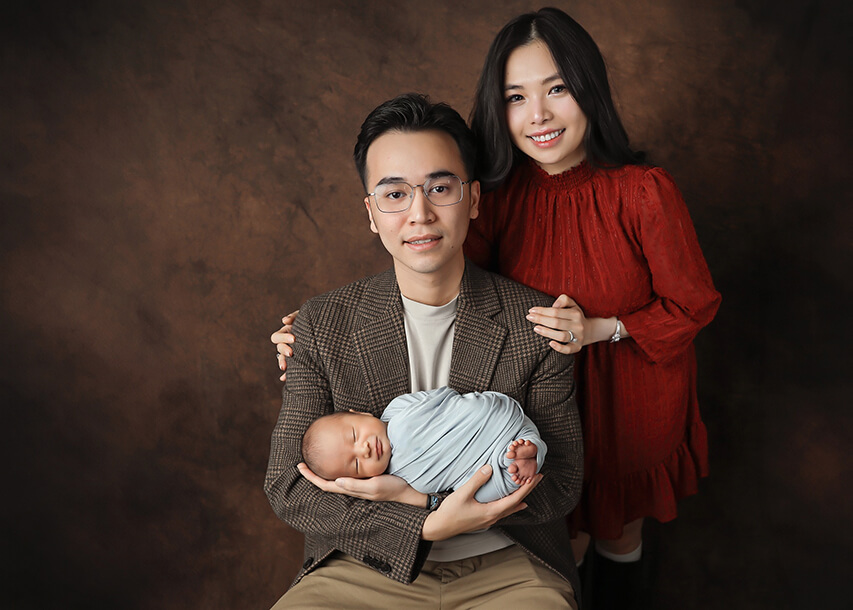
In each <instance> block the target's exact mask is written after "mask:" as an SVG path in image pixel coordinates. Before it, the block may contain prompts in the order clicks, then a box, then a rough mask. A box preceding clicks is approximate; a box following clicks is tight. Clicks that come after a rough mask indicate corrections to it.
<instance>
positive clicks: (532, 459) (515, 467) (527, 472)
mask: <svg viewBox="0 0 853 610" xmlns="http://www.w3.org/2000/svg"><path fill="white" fill-rule="evenodd" d="M537 452H538V449H537V448H536V445H535V444H533V443H532V442H530V441H526V440H523V439H519V440H516V441H513V442H512V443H511V444H510V446H509V450H508V451H507V452H506V457H507V459H510V460H514V461H513V463H512V464H510V465H509V468H507V472H509V473H510V475H512V481H513V483H515V484H516V485H523V484H524V483H528V482H530V481H532V480H533V477H534V476H535V475H536V466H537V464H536V453H537Z"/></svg>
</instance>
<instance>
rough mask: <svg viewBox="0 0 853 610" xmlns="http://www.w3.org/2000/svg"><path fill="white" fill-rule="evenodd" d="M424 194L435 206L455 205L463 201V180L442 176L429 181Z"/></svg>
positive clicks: (456, 177) (425, 185)
mask: <svg viewBox="0 0 853 610" xmlns="http://www.w3.org/2000/svg"><path fill="white" fill-rule="evenodd" d="M424 193H426V196H427V199H429V200H430V201H431V202H432V203H433V205H453V204H454V203H459V202H460V201H461V200H462V180H460V179H459V177H458V176H441V177H439V178H432V179H430V180H427V181H426V183H425V184H424Z"/></svg>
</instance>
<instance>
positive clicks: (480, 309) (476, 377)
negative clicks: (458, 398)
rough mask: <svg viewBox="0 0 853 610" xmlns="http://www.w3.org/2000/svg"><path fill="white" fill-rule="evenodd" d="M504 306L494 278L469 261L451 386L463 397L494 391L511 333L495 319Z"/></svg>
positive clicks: (456, 331) (459, 309) (459, 310)
mask: <svg viewBox="0 0 853 610" xmlns="http://www.w3.org/2000/svg"><path fill="white" fill-rule="evenodd" d="M500 310H501V305H500V299H499V297H498V293H497V290H496V289H495V285H494V282H493V281H492V278H491V276H490V275H489V274H488V273H486V272H485V271H483V270H482V269H480V268H478V267H476V266H474V265H472V264H471V263H470V262H468V261H466V264H465V274H464V275H463V276H462V286H461V288H460V291H459V301H458V306H457V310H456V324H455V329H454V336H453V355H452V357H451V361H450V386H451V387H452V388H453V389H455V390H456V391H458V392H460V393H465V392H474V391H479V392H482V391H484V390H486V389H487V388H489V387H490V385H491V381H492V377H493V376H494V373H495V367H496V366H497V363H498V360H499V358H500V355H501V351H502V349H503V345H504V341H506V336H507V333H508V332H509V331H508V330H507V328H506V327H505V326H503V325H502V324H500V323H499V322H496V321H495V320H494V317H495V316H496V315H497V314H498V313H499V312H500Z"/></svg>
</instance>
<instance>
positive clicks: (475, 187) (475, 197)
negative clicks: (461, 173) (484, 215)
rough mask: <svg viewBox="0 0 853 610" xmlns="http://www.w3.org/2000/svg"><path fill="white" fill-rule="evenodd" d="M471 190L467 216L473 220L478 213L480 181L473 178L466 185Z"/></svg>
mask: <svg viewBox="0 0 853 610" xmlns="http://www.w3.org/2000/svg"><path fill="white" fill-rule="evenodd" d="M468 188H469V189H470V191H471V214H470V216H469V218H470V219H471V220H474V219H475V218H477V216H479V215H480V181H479V180H474V181H473V182H472V183H471V184H469V185H468Z"/></svg>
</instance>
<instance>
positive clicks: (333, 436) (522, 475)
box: [302, 387, 547, 502]
mask: <svg viewBox="0 0 853 610" xmlns="http://www.w3.org/2000/svg"><path fill="white" fill-rule="evenodd" d="M546 452H547V447H546V446H545V443H544V442H543V441H542V439H541V438H540V437H539V430H537V428H536V426H535V425H534V423H533V422H532V421H530V419H528V418H527V416H526V415H525V414H524V412H523V411H522V409H521V406H520V405H519V404H518V403H517V402H516V401H515V400H513V399H512V398H510V397H509V396H507V395H505V394H500V393H498V392H472V393H470V394H459V393H458V392H456V391H455V390H452V389H450V388H448V387H442V388H439V389H437V390H429V391H426V392H415V393H413V394H403V395H402V396H398V397H397V398H395V399H394V400H392V401H391V403H390V404H389V405H388V406H387V407H386V408H385V411H383V413H382V417H381V419H378V418H376V417H374V416H373V415H371V414H369V413H357V412H353V411H339V412H337V413H332V414H330V415H325V416H323V417H321V418H319V419H317V420H316V421H315V422H314V423H312V424H311V425H310V426H309V427H308V430H306V432H305V435H304V436H303V438H302V457H303V458H304V460H305V463H306V464H307V465H308V467H309V468H310V469H311V470H312V471H313V472H314V473H315V474H317V475H318V476H321V477H323V478H324V479H327V480H334V479H336V478H338V477H355V478H359V479H365V478H369V477H373V476H376V475H380V474H384V473H386V472H387V474H393V475H396V476H398V477H401V478H402V479H404V480H405V481H406V482H407V483H408V484H409V485H411V486H412V487H413V488H414V489H416V490H417V491H419V492H421V493H425V494H435V493H440V492H442V491H448V490H453V489H456V488H458V487H459V486H461V485H463V484H464V483H465V482H466V481H467V480H468V479H469V478H471V476H472V475H473V474H474V472H476V470H477V469H478V468H480V467H481V466H483V465H484V464H487V463H488V464H490V465H491V466H492V477H491V479H489V481H488V482H487V483H486V484H485V485H483V486H482V487H481V488H480V489H479V490H478V491H477V493H476V494H475V496H474V497H475V498H476V500H477V501H478V502H490V501H492V500H497V499H498V498H502V497H503V496H506V495H509V494H510V493H512V492H513V491H515V490H516V489H518V487H519V486H520V485H521V484H523V483H525V482H527V481H529V480H531V479H532V478H533V476H534V475H535V474H536V473H537V472H539V470H540V469H541V468H542V463H543V462H544V460H545V453H546ZM513 465H514V466H515V467H514V468H510V467H511V466H513Z"/></svg>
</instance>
